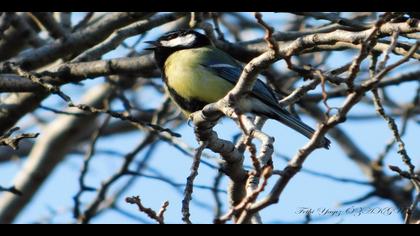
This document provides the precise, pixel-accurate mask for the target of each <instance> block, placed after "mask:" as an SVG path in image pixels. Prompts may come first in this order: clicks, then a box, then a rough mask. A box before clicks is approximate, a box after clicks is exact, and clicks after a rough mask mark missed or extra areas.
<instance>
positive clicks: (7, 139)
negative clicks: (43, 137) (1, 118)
mask: <svg viewBox="0 0 420 236" xmlns="http://www.w3.org/2000/svg"><path fill="white" fill-rule="evenodd" d="M19 129H20V128H19V127H14V128H12V129H11V130H9V131H7V132H6V133H5V134H4V135H1V136H0V146H1V145H5V146H9V147H11V148H13V149H14V150H17V149H19V142H20V141H22V140H23V139H28V138H37V137H38V135H39V133H23V134H18V135H16V136H15V137H11V136H12V135H13V133H14V132H16V131H18V130H19Z"/></svg>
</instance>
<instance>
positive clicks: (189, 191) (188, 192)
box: [182, 142, 207, 224]
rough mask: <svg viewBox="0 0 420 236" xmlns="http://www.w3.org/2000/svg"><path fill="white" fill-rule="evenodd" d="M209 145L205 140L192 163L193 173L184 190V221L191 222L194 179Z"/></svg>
mask: <svg viewBox="0 0 420 236" xmlns="http://www.w3.org/2000/svg"><path fill="white" fill-rule="evenodd" d="M206 147H207V143H206V142H203V143H201V144H200V147H198V148H197V150H196V153H195V156H194V159H193V163H192V165H191V173H190V175H189V176H188V178H187V184H186V186H185V190H184V199H183V200H182V221H184V222H185V223H187V224H191V223H192V222H191V220H190V201H191V199H192V193H193V186H194V185H193V184H194V179H195V177H197V175H198V167H199V166H200V159H201V154H202V152H203V150H204V149H205V148H206Z"/></svg>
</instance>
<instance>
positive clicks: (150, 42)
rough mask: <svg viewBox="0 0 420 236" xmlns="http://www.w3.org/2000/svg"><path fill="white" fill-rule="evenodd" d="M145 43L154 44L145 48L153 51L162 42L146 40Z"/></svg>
mask: <svg viewBox="0 0 420 236" xmlns="http://www.w3.org/2000/svg"><path fill="white" fill-rule="evenodd" d="M144 43H147V44H150V45H152V47H148V48H145V49H144V50H148V51H153V50H155V49H156V47H158V46H159V45H160V44H159V42H158V41H144Z"/></svg>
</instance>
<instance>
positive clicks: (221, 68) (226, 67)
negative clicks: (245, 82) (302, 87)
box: [203, 64, 331, 149]
mask: <svg viewBox="0 0 420 236" xmlns="http://www.w3.org/2000/svg"><path fill="white" fill-rule="evenodd" d="M203 66H204V65H203ZM205 66H206V67H207V68H209V69H212V70H213V71H214V73H216V74H217V75H218V76H219V77H221V78H223V79H225V80H227V81H229V82H231V83H232V84H234V85H235V84H236V83H237V82H238V79H239V77H240V75H241V73H242V68H240V67H238V66H233V65H231V64H210V65H205ZM252 95H253V96H254V97H255V98H257V99H258V100H260V101H261V102H263V103H264V104H266V105H267V106H268V107H270V108H271V109H269V110H268V111H267V110H264V108H260V112H262V113H263V114H265V115H267V116H268V117H270V118H273V119H276V120H278V121H280V122H282V123H283V124H285V125H287V126H289V127H291V128H292V129H294V130H296V131H298V132H299V133H301V134H303V135H304V136H306V137H308V138H311V137H312V135H313V133H314V132H315V130H314V129H312V128H311V127H309V126H308V125H306V124H305V123H303V122H302V121H301V120H300V119H299V117H296V116H294V115H293V114H291V113H290V112H288V111H287V110H286V109H284V108H283V107H281V106H280V105H279V104H278V102H277V99H276V96H275V95H274V92H273V91H272V90H271V89H270V88H269V87H268V86H267V85H266V84H265V83H264V82H262V81H261V80H259V79H258V80H257V81H256V82H255V85H254V88H253V89H252ZM330 143H331V142H330V140H328V139H327V138H324V147H325V148H326V149H328V148H329V145H330Z"/></svg>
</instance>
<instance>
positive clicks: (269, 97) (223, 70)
mask: <svg viewBox="0 0 420 236" xmlns="http://www.w3.org/2000/svg"><path fill="white" fill-rule="evenodd" d="M203 66H205V67H207V68H209V69H211V70H212V71H213V72H214V73H216V74H217V75H218V76H220V77H221V78H223V79H225V80H227V81H229V82H230V83H232V84H234V85H235V84H236V83H237V82H238V79H239V77H240V76H241V73H242V68H240V67H237V66H233V65H230V64H210V65H203ZM252 94H253V95H254V96H256V97H257V98H259V99H261V100H262V101H263V102H265V103H269V104H270V105H274V106H276V105H277V106H278V104H277V99H276V96H275V95H274V93H273V91H272V90H271V89H270V88H268V86H267V85H266V84H265V83H264V82H262V81H261V80H260V79H257V81H256V82H255V84H254V88H253V89H252Z"/></svg>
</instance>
